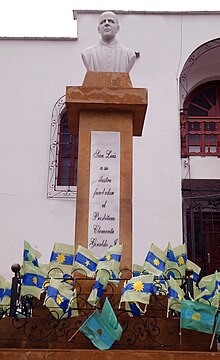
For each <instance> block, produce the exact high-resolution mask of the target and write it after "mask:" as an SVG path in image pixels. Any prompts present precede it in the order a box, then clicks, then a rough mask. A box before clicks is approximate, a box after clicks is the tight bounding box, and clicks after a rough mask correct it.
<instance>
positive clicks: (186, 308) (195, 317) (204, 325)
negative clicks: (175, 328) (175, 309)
mask: <svg viewBox="0 0 220 360" xmlns="http://www.w3.org/2000/svg"><path fill="white" fill-rule="evenodd" d="M215 313H216V308H215V307H213V306H211V305H207V304H203V303H200V302H197V301H191V300H186V299H184V298H183V299H182V302H181V313H180V327H181V328H184V329H190V330H196V331H200V332H204V333H208V334H212V333H213V325H214V321H215Z"/></svg>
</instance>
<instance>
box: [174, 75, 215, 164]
mask: <svg viewBox="0 0 220 360" xmlns="http://www.w3.org/2000/svg"><path fill="white" fill-rule="evenodd" d="M181 155H182V157H188V156H220V81H215V82H209V83H205V84H203V85H201V86H199V87H198V88H196V89H195V90H194V91H192V93H191V94H190V95H189V96H188V97H187V99H186V101H185V102H184V109H183V112H182V113H181Z"/></svg>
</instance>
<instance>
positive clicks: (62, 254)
mask: <svg viewBox="0 0 220 360" xmlns="http://www.w3.org/2000/svg"><path fill="white" fill-rule="evenodd" d="M73 262H74V246H73V245H69V244H62V243H55V244H54V247H53V251H52V253H51V256H50V265H49V270H50V275H51V276H52V277H55V276H56V274H55V273H57V275H58V273H59V272H62V273H65V274H71V273H72V271H73ZM60 275H61V274H60V273H59V276H60ZM57 277H58V276H57Z"/></svg>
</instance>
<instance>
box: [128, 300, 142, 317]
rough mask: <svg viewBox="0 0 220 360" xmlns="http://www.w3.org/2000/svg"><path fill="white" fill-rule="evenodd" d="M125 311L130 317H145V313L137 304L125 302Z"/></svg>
mask: <svg viewBox="0 0 220 360" xmlns="http://www.w3.org/2000/svg"><path fill="white" fill-rule="evenodd" d="M125 310H126V311H127V313H128V315H129V316H130V317H138V316H142V315H144V311H143V310H142V309H141V307H140V306H139V304H138V303H137V302H129V301H126V302H125Z"/></svg>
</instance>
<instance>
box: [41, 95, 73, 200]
mask: <svg viewBox="0 0 220 360" xmlns="http://www.w3.org/2000/svg"><path fill="white" fill-rule="evenodd" d="M77 162H78V134H77V133H76V134H73V135H72V134H70V131H69V126H68V119H67V113H66V105H65V96H63V97H61V98H60V99H59V100H58V101H57V103H56V104H55V106H54V108H53V112H52V121H51V140H50V157H49V171H48V192H47V195H48V198H74V197H75V195H76V182H77Z"/></svg>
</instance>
